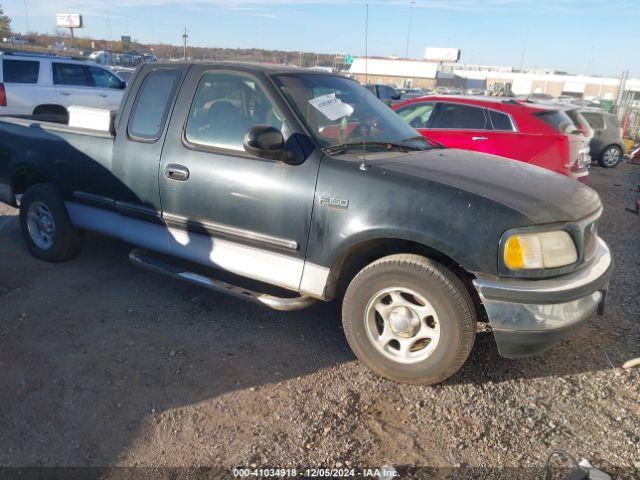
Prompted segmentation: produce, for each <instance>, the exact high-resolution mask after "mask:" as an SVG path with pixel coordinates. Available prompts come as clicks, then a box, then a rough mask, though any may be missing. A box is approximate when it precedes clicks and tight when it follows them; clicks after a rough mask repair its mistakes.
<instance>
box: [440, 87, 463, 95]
mask: <svg viewBox="0 0 640 480" xmlns="http://www.w3.org/2000/svg"><path fill="white" fill-rule="evenodd" d="M434 93H435V94H436V95H462V90H460V89H459V88H452V87H438V88H436V89H435V90H434Z"/></svg>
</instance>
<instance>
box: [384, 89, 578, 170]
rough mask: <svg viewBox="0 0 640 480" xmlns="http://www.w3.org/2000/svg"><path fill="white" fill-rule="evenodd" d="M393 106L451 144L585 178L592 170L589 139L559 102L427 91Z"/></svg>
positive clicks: (433, 137)
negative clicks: (423, 95) (473, 96)
mask: <svg viewBox="0 0 640 480" xmlns="http://www.w3.org/2000/svg"><path fill="white" fill-rule="evenodd" d="M393 108H394V110H395V111H396V113H398V114H399V115H400V117H401V118H402V119H404V120H405V122H407V123H408V124H409V125H410V126H412V127H413V128H415V129H416V130H418V132H420V134H421V135H423V136H425V137H427V138H428V139H429V140H434V141H436V142H438V143H440V144H442V145H445V146H447V147H453V148H463V149H465V150H474V151H477V152H483V153H491V154H493V155H499V156H501V157H506V158H511V159H514V160H519V161H521V162H525V163H530V164H532V165H537V166H539V167H543V168H547V169H549V170H552V171H554V172H558V173H561V174H563V175H567V176H570V177H572V178H576V179H580V180H582V181H585V180H586V177H587V176H588V174H589V171H588V169H587V165H588V163H589V161H590V158H587V157H588V153H587V151H586V149H585V148H586V145H588V143H587V140H586V138H585V137H584V135H583V134H582V133H581V132H576V131H575V130H576V127H575V126H574V125H573V122H572V121H571V119H570V118H569V116H568V115H567V114H565V113H564V112H563V110H562V109H561V108H559V107H557V106H551V105H545V106H542V105H538V104H529V103H522V102H518V101H515V100H504V99H500V98H489V97H488V98H469V97H464V96H460V97H441V96H427V97H422V98H417V99H412V100H408V101H406V102H403V103H400V104H398V105H395V106H394V107H393ZM585 155H586V156H587V157H585Z"/></svg>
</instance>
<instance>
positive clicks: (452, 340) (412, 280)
mask: <svg viewBox="0 0 640 480" xmlns="http://www.w3.org/2000/svg"><path fill="white" fill-rule="evenodd" d="M342 323H343V326H344V332H345V335H346V337H347V341H348V342H349V345H350V347H351V349H352V350H353V352H354V353H355V355H356V356H357V357H358V358H359V359H360V360H361V361H362V362H363V363H364V364H365V365H367V366H368V367H369V368H370V369H372V370H373V371H374V372H376V373H377V374H379V375H381V376H383V377H385V378H388V379H391V380H395V381H398V382H406V383H414V384H434V383H438V382H441V381H443V380H444V379H446V378H448V377H449V376H451V375H453V374H454V373H455V372H456V371H457V370H458V369H459V368H460V367H461V366H462V364H463V363H464V362H465V360H466V359H467V357H468V356H469V353H470V352H471V349H472V347H473V343H474V341H475V335H476V314H475V308H474V305H473V301H472V300H471V296H470V295H469V292H468V291H467V290H466V288H465V287H464V285H463V284H462V282H461V281H460V279H458V278H457V277H456V276H455V275H454V274H453V273H452V272H451V271H450V270H448V269H447V268H445V267H444V266H442V265H440V264H438V263H436V262H434V261H432V260H429V259H427V258H425V257H422V256H420V255H412V254H399V255H390V256H388V257H384V258H381V259H379V260H377V261H375V262H373V263H371V264H370V265H368V266H367V267H365V268H364V269H363V270H362V271H360V273H358V274H357V275H356V277H355V278H354V279H353V280H352V282H351V284H350V285H349V287H348V288H347V291H346V294H345V297H344V301H343V305H342Z"/></svg>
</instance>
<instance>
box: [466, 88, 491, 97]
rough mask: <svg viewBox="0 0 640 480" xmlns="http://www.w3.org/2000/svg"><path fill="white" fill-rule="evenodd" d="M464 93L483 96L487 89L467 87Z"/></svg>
mask: <svg viewBox="0 0 640 480" xmlns="http://www.w3.org/2000/svg"><path fill="white" fill-rule="evenodd" d="M464 93H465V94H466V95H475V96H482V95H486V94H487V91H486V90H485V89H484V88H467V90H466V91H465V92H464Z"/></svg>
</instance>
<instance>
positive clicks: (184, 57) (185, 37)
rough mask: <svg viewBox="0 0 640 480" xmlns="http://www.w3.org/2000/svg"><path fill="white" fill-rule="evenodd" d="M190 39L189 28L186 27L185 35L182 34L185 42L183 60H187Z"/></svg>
mask: <svg viewBox="0 0 640 480" xmlns="http://www.w3.org/2000/svg"><path fill="white" fill-rule="evenodd" d="M188 38H189V35H188V34H187V27H184V33H183V34H182V41H183V52H182V53H183V55H182V56H183V59H184V60H186V59H187V39H188Z"/></svg>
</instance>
